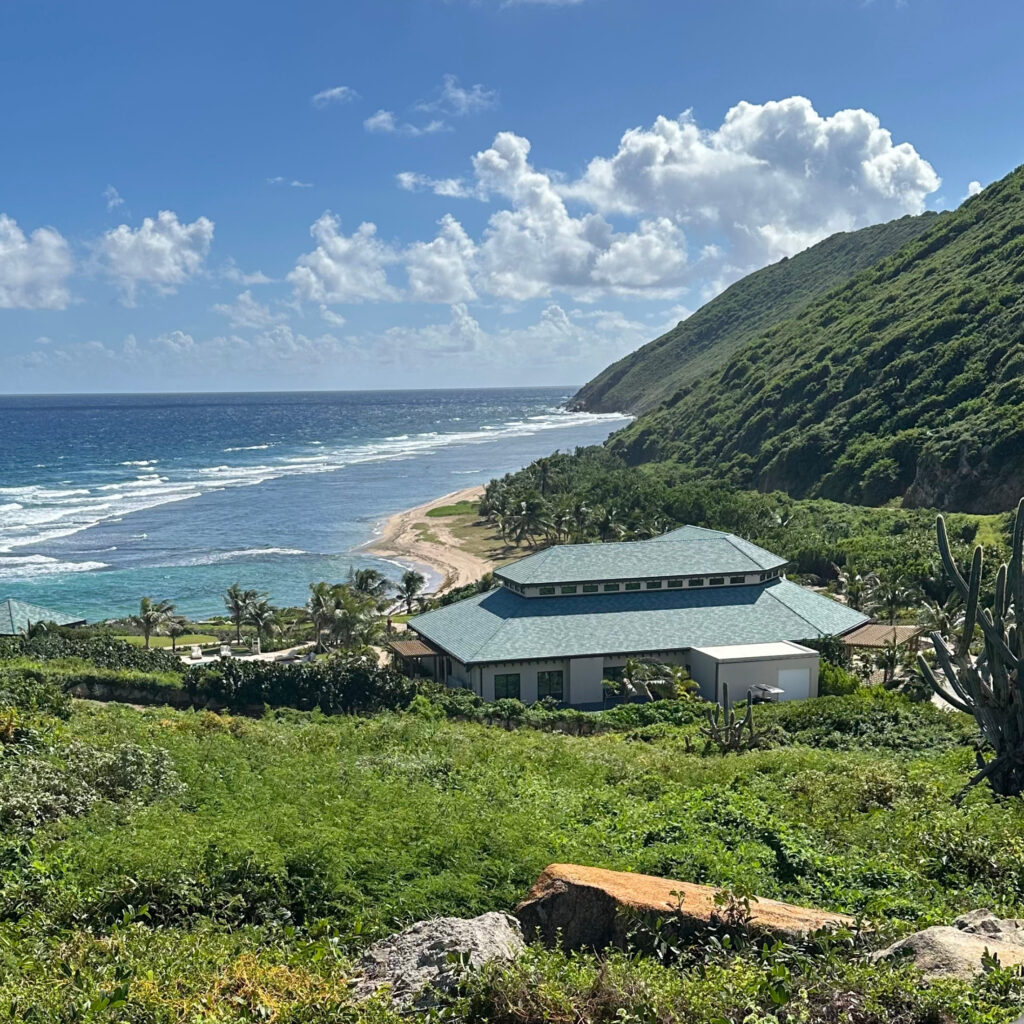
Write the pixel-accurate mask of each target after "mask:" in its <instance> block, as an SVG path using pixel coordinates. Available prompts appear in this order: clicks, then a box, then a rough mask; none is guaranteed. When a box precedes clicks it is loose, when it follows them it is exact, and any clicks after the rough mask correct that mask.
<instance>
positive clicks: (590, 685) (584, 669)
mask: <svg viewBox="0 0 1024 1024" xmlns="http://www.w3.org/2000/svg"><path fill="white" fill-rule="evenodd" d="M603 679H604V658H570V659H569V692H568V694H567V695H566V696H567V697H568V698H569V701H570V703H572V704H573V705H577V704H600V703H601V701H602V700H604V689H603V687H602V686H601V681H602V680H603Z"/></svg>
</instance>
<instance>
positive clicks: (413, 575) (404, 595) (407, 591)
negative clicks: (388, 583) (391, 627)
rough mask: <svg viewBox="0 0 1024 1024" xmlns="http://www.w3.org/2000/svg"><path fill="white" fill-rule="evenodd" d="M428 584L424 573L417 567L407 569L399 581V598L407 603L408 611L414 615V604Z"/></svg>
mask: <svg viewBox="0 0 1024 1024" xmlns="http://www.w3.org/2000/svg"><path fill="white" fill-rule="evenodd" d="M426 585H427V581H426V578H425V577H424V576H423V573H420V572H417V571H416V570H415V569H406V570H405V572H403V573H402V578H401V580H400V581H399V583H398V599H399V600H400V601H403V602H404V603H405V609H406V612H407V613H408V614H409V615H412V609H413V605H414V603H415V601H416V598H417V597H419V594H420V591H421V590H423V588H424V587H425V586H426Z"/></svg>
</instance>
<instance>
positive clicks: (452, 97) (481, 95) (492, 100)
mask: <svg viewBox="0 0 1024 1024" xmlns="http://www.w3.org/2000/svg"><path fill="white" fill-rule="evenodd" d="M497 105H498V93H497V92H496V91H495V90H494V89H486V88H484V86H482V85H480V83H479V82H478V83H477V84H476V85H471V86H470V87H469V88H468V89H467V88H464V87H463V86H461V85H459V80H458V78H457V77H456V76H455V75H445V76H444V78H443V79H442V80H441V87H440V89H439V90H438V93H437V95H436V96H434V98H433V99H430V100H422V101H421V102H419V103H417V104H416V109H417V110H422V111H424V112H426V113H437V114H444V115H446V116H447V117H465V116H466V114H475V113H476V112H477V111H480V110H489V109H491V108H492V107H496V106H497Z"/></svg>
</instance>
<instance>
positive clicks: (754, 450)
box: [610, 168, 1024, 512]
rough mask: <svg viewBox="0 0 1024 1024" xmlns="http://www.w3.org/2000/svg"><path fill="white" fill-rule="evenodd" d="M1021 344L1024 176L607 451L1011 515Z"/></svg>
mask: <svg viewBox="0 0 1024 1024" xmlns="http://www.w3.org/2000/svg"><path fill="white" fill-rule="evenodd" d="M810 252H813V250H811V251H810ZM805 255H810V253H808V254H805ZM1022 341H1024V168H1022V169H1018V170H1017V171H1015V172H1013V173H1012V174H1010V175H1008V176H1007V177H1006V178H1004V179H1003V180H1002V181H1000V182H998V183H996V184H995V185H992V186H990V187H989V188H987V189H986V190H985V191H984V192H983V193H981V194H980V195H978V196H976V197H975V198H973V199H971V200H969V201H967V202H966V203H964V204H963V205H962V206H961V207H960V208H959V209H958V210H956V211H955V212H953V213H950V214H946V215H943V216H941V217H938V218H933V219H932V220H931V221H930V224H929V226H928V229H927V230H926V231H925V232H924V233H923V234H922V235H920V237H918V238H917V239H915V240H913V241H911V242H910V243H908V244H907V245H905V246H904V247H903V248H902V249H900V250H899V251H898V252H896V253H893V254H892V255H890V256H887V257H886V258H884V259H883V260H881V261H880V262H879V263H877V264H876V265H875V266H873V267H871V268H870V269H868V270H866V271H864V272H863V273H861V274H859V275H858V276H856V277H855V278H853V279H852V280H850V281H848V282H847V283H846V284H844V285H842V286H841V287H839V288H838V289H835V290H833V291H832V292H830V293H829V294H827V295H824V296H821V297H819V298H817V299H815V300H814V301H812V302H810V303H808V304H806V305H805V306H804V307H803V308H802V309H800V310H799V311H797V312H796V313H795V314H794V315H793V316H791V317H790V318H789V319H788V320H783V321H781V322H778V323H776V324H774V325H773V326H772V327H770V328H768V329H766V330H764V331H762V332H761V333H759V334H758V335H757V336H756V337H755V338H753V339H752V340H751V341H749V342H748V343H747V344H746V345H744V347H743V348H742V349H741V350H739V351H736V352H734V354H733V355H732V356H731V357H730V358H729V360H728V361H727V362H726V363H725V364H724V365H722V366H720V367H719V368H717V369H715V370H713V371H712V372H709V373H706V374H704V375H703V376H701V377H700V378H695V377H693V375H692V374H687V376H688V377H689V380H688V382H687V383H685V384H682V385H681V386H680V387H678V389H677V390H676V391H675V393H674V394H673V395H672V396H671V397H670V398H668V399H667V400H666V401H665V402H664V403H663V404H662V405H661V406H659V407H658V408H657V409H655V410H653V411H652V412H650V413H648V414H646V415H644V416H642V417H640V418H639V419H638V420H636V421H634V422H633V423H632V424H630V426H629V427H627V428H626V429H625V430H623V431H621V432H620V433H619V434H617V435H616V436H615V437H613V438H612V439H611V442H610V446H611V448H612V449H613V450H614V451H616V452H618V453H619V454H622V455H624V456H625V457H626V459H627V460H628V461H629V462H632V463H641V462H672V463H676V464H679V465H682V466H685V467H688V468H689V469H692V471H693V472H694V474H695V475H703V476H713V477H714V478H715V479H718V480H721V481H723V482H726V483H730V484H733V485H736V486H742V487H757V488H760V489H764V490H784V491H787V492H789V493H790V494H791V495H794V496H797V497H806V496H811V497H826V498H832V499H835V500H839V501H846V502H853V503H859V504H873V505H877V504H882V503H884V502H886V501H888V500H890V499H893V498H902V499H903V500H904V503H905V504H907V505H911V506H932V507H939V508H947V509H958V510H962V511H966V512H996V511H1003V510H1005V509H1007V508H1010V507H1012V505H1013V504H1014V503H1015V502H1016V500H1017V499H1018V498H1019V497H1020V495H1021V494H1022V493H1024V407H1022V402H1024V349H1022Z"/></svg>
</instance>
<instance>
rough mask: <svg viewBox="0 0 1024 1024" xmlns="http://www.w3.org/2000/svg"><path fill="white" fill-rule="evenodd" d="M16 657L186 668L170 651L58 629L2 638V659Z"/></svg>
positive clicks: (166, 669)
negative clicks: (76, 635)
mask: <svg viewBox="0 0 1024 1024" xmlns="http://www.w3.org/2000/svg"><path fill="white" fill-rule="evenodd" d="M14 658H31V659H33V660H35V661H56V660H60V659H66V658H79V659H81V660H83V661H88V662H90V663H91V664H93V665H95V666H96V667H97V668H107V669H129V670H132V671H136V672H174V673H176V674H178V675H182V674H183V673H184V672H185V666H184V664H183V663H182V661H181V659H180V658H179V657H178V656H177V655H175V654H171V653H170V652H169V651H161V650H148V651H147V650H146V649H145V648H144V647H136V646H135V645H134V644H130V643H127V642H126V641H124V640H115V639H114V638H113V637H109V636H94V637H86V638H83V639H78V638H72V637H68V636H62V635H60V634H58V633H40V634H39V635H38V636H34V637H31V638H29V637H21V636H12V637H3V638H0V662H3V661H9V660H11V659H14Z"/></svg>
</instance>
